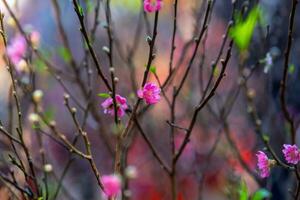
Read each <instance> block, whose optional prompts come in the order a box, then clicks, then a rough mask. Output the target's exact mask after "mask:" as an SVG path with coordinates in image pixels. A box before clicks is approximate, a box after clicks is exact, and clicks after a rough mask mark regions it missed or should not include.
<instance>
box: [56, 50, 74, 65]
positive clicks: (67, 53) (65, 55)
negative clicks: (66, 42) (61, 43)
mask: <svg viewBox="0 0 300 200" xmlns="http://www.w3.org/2000/svg"><path fill="white" fill-rule="evenodd" d="M58 54H59V55H60V57H61V58H62V59H63V60H64V61H65V62H67V63H68V62H70V61H71V53H70V51H69V50H68V49H66V48H64V47H59V48H58Z"/></svg>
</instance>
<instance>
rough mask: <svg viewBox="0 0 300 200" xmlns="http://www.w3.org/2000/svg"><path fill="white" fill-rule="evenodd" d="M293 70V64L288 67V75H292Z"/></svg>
mask: <svg viewBox="0 0 300 200" xmlns="http://www.w3.org/2000/svg"><path fill="white" fill-rule="evenodd" d="M295 69H296V67H295V65H294V64H290V65H289V69H288V71H289V74H293V73H294V72H295Z"/></svg>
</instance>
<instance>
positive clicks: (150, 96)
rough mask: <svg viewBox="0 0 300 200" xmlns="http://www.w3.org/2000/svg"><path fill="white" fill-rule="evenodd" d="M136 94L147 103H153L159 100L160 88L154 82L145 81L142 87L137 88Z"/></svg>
mask: <svg viewBox="0 0 300 200" xmlns="http://www.w3.org/2000/svg"><path fill="white" fill-rule="evenodd" d="M137 95H138V97H139V98H141V99H144V100H145V102H146V103H147V104H155V103H157V102H159V100H160V88H159V87H158V86H157V85H156V84H155V83H146V84H145V86H144V88H143V89H141V90H138V92H137Z"/></svg>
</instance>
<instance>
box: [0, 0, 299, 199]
mask: <svg viewBox="0 0 300 200" xmlns="http://www.w3.org/2000/svg"><path fill="white" fill-rule="evenodd" d="M8 2H9V4H10V6H11V7H12V10H13V11H14V13H15V14H16V16H17V17H18V19H19V20H20V23H21V25H22V27H24V29H25V30H35V31H37V32H39V34H40V45H39V49H40V51H41V52H43V54H44V55H46V56H47V58H48V59H49V60H51V61H52V63H54V64H55V65H56V66H60V70H62V73H63V74H66V75H68V74H72V73H73V71H72V66H70V65H71V64H70V62H69V60H70V58H69V55H68V54H69V53H68V52H66V51H65V49H64V48H63V44H62V38H61V35H60V33H59V30H58V26H57V19H56V17H55V8H54V6H53V5H54V4H53V1H52V0H8ZM178 2H179V3H178V18H177V19H178V21H177V23H178V24H177V35H176V40H175V41H176V46H177V48H176V50H175V54H174V63H175V64H177V63H179V68H178V73H177V75H178V77H177V76H176V77H175V79H174V85H178V83H179V80H180V77H181V76H182V74H183V73H184V71H185V69H186V66H187V65H188V62H189V59H190V57H191V56H192V51H193V46H192V45H190V46H188V47H187V48H186V46H185V44H186V43H187V42H188V41H189V40H191V39H193V37H194V36H195V32H196V33H197V32H198V31H199V30H197V28H195V27H198V29H199V27H200V26H199V25H201V23H202V22H203V16H204V13H205V10H206V5H207V1H205V0H179V1H178ZM237 2H238V3H237V5H238V7H242V6H245V4H247V6H248V7H249V8H251V7H252V6H253V5H255V4H256V1H243V0H237ZM80 3H81V5H82V7H83V8H84V12H85V15H86V17H85V22H86V25H87V27H88V29H89V30H91V29H92V27H93V23H94V17H95V16H94V15H95V14H94V13H95V11H94V9H95V6H96V5H97V0H85V1H84V0H82V1H80ZM58 4H59V10H60V12H61V23H62V25H63V27H64V29H65V31H66V34H67V38H68V40H69V44H70V47H71V53H72V55H73V56H74V58H75V61H76V62H77V63H78V65H80V66H82V67H81V71H80V73H82V76H83V79H84V80H86V77H85V74H83V73H85V66H86V65H89V66H91V69H92V70H94V68H93V63H92V62H91V60H90V58H89V59H87V60H84V57H85V51H84V48H83V47H84V43H83V40H82V36H81V33H80V31H79V23H78V19H77V16H76V13H75V12H74V9H73V5H72V2H71V1H70V0H59V1H58ZM163 4H164V5H163V8H162V10H161V12H160V15H159V23H158V36H157V41H156V46H155V48H156V57H155V60H154V63H153V65H154V66H155V67H156V70H157V75H158V77H159V79H160V80H161V81H163V80H165V79H166V77H167V76H168V73H169V60H170V49H171V39H172V30H173V25H172V23H173V1H172V0H163ZM259 4H260V6H261V9H262V13H263V23H261V24H260V25H259V26H258V27H257V28H256V29H255V32H254V37H253V39H252V42H251V44H250V47H249V51H248V55H247V60H246V62H245V64H244V65H245V66H244V68H243V70H244V72H245V70H247V69H250V68H251V67H252V66H254V65H256V64H257V63H259V64H258V66H257V67H256V68H255V70H253V73H252V75H251V78H250V79H249V81H248V86H249V88H251V89H252V91H253V92H254V96H255V97H254V106H255V109H256V111H257V114H258V116H259V118H260V120H261V124H262V130H263V132H264V133H265V134H267V135H268V136H269V137H270V142H271V145H272V146H273V147H274V149H275V151H276V152H277V153H278V155H282V154H281V147H282V144H283V143H287V142H289V135H287V132H286V129H287V128H286V124H285V122H284V120H283V115H282V113H281V108H280V103H279V96H278V95H279V87H280V80H281V77H282V70H283V61H284V59H283V58H284V56H283V52H284V49H285V47H286V41H287V39H286V38H287V28H288V15H289V12H290V8H291V1H280V0H261V1H259ZM104 8H105V3H104V2H103V1H101V0H100V11H99V26H98V27H97V30H96V34H95V38H94V39H95V41H94V48H95V50H96V53H97V56H98V57H99V60H100V63H101V65H102V66H103V69H104V72H105V74H106V75H109V62H108V61H109V60H108V57H107V56H106V54H105V52H104V51H103V50H102V49H103V47H104V46H108V38H107V34H106V29H105V25H106V19H105V11H104ZM0 9H1V12H4V14H5V18H4V23H5V27H6V31H7V38H8V43H11V41H12V39H13V38H14V37H15V36H16V35H18V34H19V32H18V30H17V28H16V26H15V24H14V23H13V22H12V19H11V17H10V15H9V14H8V12H7V10H6V9H5V7H4V5H3V3H2V2H1V3H0ZM111 10H112V13H111V15H112V21H113V32H114V37H115V38H116V43H115V50H114V52H113V53H114V63H115V71H116V76H117V77H118V78H119V82H118V84H117V93H118V94H120V95H122V96H125V97H127V99H128V103H129V105H131V106H132V105H133V104H134V102H135V91H136V89H138V88H137V87H138V85H140V83H141V81H142V77H143V72H144V69H145V64H146V62H147V56H148V44H147V41H146V37H147V35H149V34H151V32H149V31H152V28H151V27H152V26H153V19H154V14H147V20H146V18H145V17H144V13H143V12H141V11H142V1H140V0H112V1H111ZM231 15H232V1H231V0H216V1H214V6H213V10H212V14H211V16H210V22H209V26H208V30H207V34H205V43H204V42H201V47H200V48H199V51H198V53H197V56H196V59H195V61H194V64H193V65H192V68H191V72H190V74H189V76H188V80H187V82H186V84H185V86H184V88H183V90H182V92H181V94H180V96H179V98H178V101H177V105H176V119H177V120H176V122H177V124H180V125H181V126H183V127H186V126H188V124H189V122H190V120H191V117H192V112H193V109H194V106H195V105H197V103H198V101H199V99H200V98H201V91H202V89H201V84H200V82H201V77H202V79H203V81H204V82H207V81H208V79H209V74H210V70H211V64H212V62H213V61H214V60H215V59H216V56H217V54H218V52H219V49H220V46H221V45H222V42H223V38H222V36H223V34H225V33H226V28H227V26H228V22H229V21H230V19H231ZM299 22H300V14H299V12H297V13H296V19H295V32H294V41H293V46H292V54H291V59H290V68H289V81H288V89H287V94H288V96H287V97H288V98H287V103H288V108H289V109H290V112H291V113H292V114H293V116H294V119H295V124H296V128H297V127H298V125H299V116H300V115H299V112H300V101H299V100H300V99H299V98H300V97H299V94H300V81H299V79H300V70H299V67H298V66H299V64H300V60H299V57H298V56H299V55H300V40H299V38H300V23H299ZM147 23H149V24H148V25H147ZM149 27H150V30H149ZM137 33H138V34H137ZM226 44H227V43H226ZM132 47H134V50H135V51H134V54H133V55H132V56H131V57H130V59H129V58H127V55H128V53H129V52H130V49H131V48H132ZM184 48H186V49H184ZM0 50H1V54H2V55H4V53H5V48H4V45H3V43H2V40H1V43H0ZM226 50H227V46H226V48H225V50H224V52H225V53H226ZM183 52H184V53H185V56H184V58H183V59H182V61H180V59H181V56H182V54H183ZM225 53H224V54H225ZM268 53H270V54H271V55H272V60H273V62H272V64H271V65H270V66H268V69H266V65H265V62H264V60H265V58H266V56H267V54H268ZM222 57H224V56H222ZM30 59H32V61H31V66H32V68H33V69H34V70H35V71H36V72H37V75H36V76H35V77H34V79H35V89H40V90H42V91H43V93H44V97H43V102H42V106H43V111H44V112H45V113H46V114H47V116H48V117H49V119H53V120H55V121H56V123H57V127H58V129H59V130H60V131H62V132H63V133H65V134H66V135H67V136H68V137H69V138H72V137H73V136H74V134H75V133H76V127H75V126H74V124H73V122H72V120H71V117H70V114H69V113H68V112H67V109H66V107H65V106H64V104H63V102H64V97H63V96H64V93H65V92H66V91H65V89H64V88H63V87H62V85H61V84H60V83H59V82H58V81H57V80H56V79H55V78H53V76H51V75H50V74H49V73H48V72H47V70H45V69H44V66H43V64H42V63H41V62H39V60H38V59H37V58H35V57H33V58H30ZM86 61H87V63H88V64H87V63H85V62H86ZM239 61H240V57H239V53H238V51H237V50H236V49H234V50H233V52H232V57H231V60H230V62H229V66H228V68H227V72H226V77H225V78H224V80H223V82H222V83H221V85H220V87H219V88H218V90H217V93H216V95H215V96H214V98H213V99H212V101H211V102H210V104H209V108H205V109H204V110H203V111H201V113H200V114H199V117H198V121H197V124H196V126H195V128H194V130H193V132H192V137H191V141H190V142H189V144H188V145H187V147H186V149H185V150H184V153H183V155H182V157H181V158H180V160H179V163H178V165H177V173H178V174H177V188H178V200H179V199H180V200H181V199H184V200H196V199H197V200H198V199H216V200H219V199H220V200H221V199H238V198H237V195H238V194H237V193H238V190H237V188H239V187H240V184H241V181H245V182H246V184H247V186H248V188H249V193H253V192H255V191H256V190H257V189H258V188H261V187H264V188H266V189H267V190H269V191H270V192H271V193H272V194H273V195H272V197H271V199H278V200H284V199H291V195H290V194H289V192H288V188H293V187H294V185H295V184H296V183H295V181H294V179H293V177H292V176H290V173H289V172H288V171H285V170H283V169H280V168H274V169H273V170H272V175H271V178H269V179H267V180H262V179H259V181H257V180H256V178H255V175H256V174H257V170H256V157H255V153H256V151H257V150H259V149H262V147H263V143H262V142H261V141H260V140H259V138H258V137H257V134H256V132H255V125H254V123H253V121H252V120H251V118H250V116H249V107H248V105H247V103H246V95H245V94H244V92H243V91H240V92H238V90H239V88H238V87H239V84H238V83H239V81H240V69H241V66H240V63H239ZM5 66H6V65H5V62H4V60H3V59H0V119H1V121H2V123H3V124H4V125H5V126H6V127H8V126H9V116H10V115H9V109H10V102H11V97H10V95H9V94H10V88H11V82H10V77H9V76H8V73H7V70H6V67H5ZM132 66H134V67H133V68H134V71H133V68H132ZM201 67H203V70H200V68H201ZM246 72H247V71H246ZM16 76H17V79H18V81H19V86H20V88H21V89H20V92H19V95H20V98H21V105H22V111H23V112H24V124H25V128H24V131H25V137H26V142H27V144H28V146H29V149H30V152H31V153H32V155H34V156H33V160H34V161H35V162H36V163H39V164H37V166H36V168H38V167H39V166H41V164H40V163H41V158H40V150H41V149H40V147H39V146H38V145H37V144H38V141H37V135H36V132H35V131H34V129H33V128H32V124H31V123H30V121H29V120H28V116H29V115H30V113H32V112H33V109H34V107H33V105H32V104H31V103H30V102H31V92H27V93H26V91H32V88H31V87H30V86H29V85H30V84H31V83H32V82H31V81H32V77H31V75H30V73H27V72H24V71H22V72H17V73H16ZM66 77H67V76H66ZM150 79H151V80H153V81H156V79H155V77H154V76H150ZM64 81H65V85H66V87H67V88H69V92H70V93H71V94H72V95H73V96H75V97H76V98H77V99H78V101H79V102H84V101H85V100H84V97H83V95H82V93H81V92H80V88H79V87H78V85H76V81H74V80H72V78H70V80H68V79H67V78H66V79H64ZM91 81H92V91H93V94H94V95H96V94H97V93H101V92H106V91H105V87H104V86H103V83H102V82H101V80H99V79H98V78H97V76H96V75H93V76H92V80H91ZM136 83H137V84H136ZM172 87H173V85H171V86H170V87H169V88H168V90H167V91H166V94H167V95H168V96H170V97H171V96H172ZM69 92H68V93H69ZM235 94H236V99H235V101H234V103H233V105H232V109H231V110H230V113H228V114H229V115H228V117H227V118H226V124H227V126H228V127H227V129H226V131H225V129H224V127H223V125H222V123H220V119H218V118H216V116H215V115H214V114H213V113H217V115H218V113H219V114H220V112H221V110H222V108H224V107H225V112H226V111H227V112H229V110H226V108H228V107H230V106H228V105H229V104H228V100H230V97H231V96H235ZM103 100H104V99H103V98H100V97H96V96H95V97H94V98H93V102H94V104H95V105H96V106H95V107H92V108H91V109H93V112H96V113H97V114H98V115H99V116H100V117H99V118H98V119H97V118H95V117H94V116H95V115H93V114H90V116H88V118H87V122H86V127H85V129H86V131H87V132H88V136H89V138H90V139H91V143H92V144H91V146H92V152H93V155H94V158H95V161H96V164H97V167H98V169H99V171H101V172H102V173H103V174H111V173H113V159H112V154H113V151H114V144H115V142H116V135H115V134H114V132H115V131H114V129H115V127H114V125H113V118H112V117H111V116H108V115H105V114H104V113H103V109H102V107H101V103H102V102H103ZM72 104H73V105H74V106H75V107H76V103H74V102H72ZM223 110H224V109H223ZM78 115H79V118H80V119H81V120H82V119H83V118H84V113H83V112H80V111H79V112H78ZM169 118H170V110H169V108H168V106H167V102H166V101H165V100H164V99H162V101H160V103H159V104H157V105H155V106H154V107H151V108H150V109H149V110H148V112H147V113H145V114H144V115H143V116H142V118H141V120H140V121H141V124H142V126H143V127H144V129H145V130H146V132H147V134H148V135H149V137H150V139H151V140H152V141H153V143H154V145H155V147H156V148H157V149H158V151H159V152H160V154H161V155H162V157H163V159H164V160H166V162H168V163H170V162H171V158H170V157H171V153H170V143H169V128H170V127H169V125H168V124H167V123H166V121H167V120H169ZM127 120H128V117H125V118H123V119H122V123H123V124H126V121H127ZM103 129H105V130H106V131H105V132H106V133H107V135H106V138H105V140H104V139H103V137H102V132H103ZM133 132H134V133H133V134H134V135H135V137H133V139H132V141H131V146H130V148H129V149H128V157H127V164H128V166H131V167H132V168H131V169H133V170H134V172H135V173H136V174H137V175H136V177H134V178H132V179H130V180H129V187H128V188H129V191H128V192H129V194H128V195H130V199H134V200H140V199H145V200H168V199H171V196H170V195H171V193H170V180H169V177H168V175H167V174H166V173H165V172H164V171H163V170H162V169H161V167H160V166H159V164H158V162H157V161H156V160H155V158H154V157H153V155H152V153H151V151H150V150H149V148H148V146H147V145H146V143H145V141H144V140H143V138H142V137H141V136H140V135H139V133H138V131H137V130H135V129H134V130H133ZM297 132H299V130H298V131H297ZM38 134H39V133H38ZM184 134H185V132H184V131H182V130H179V129H176V137H175V143H176V144H178V145H176V146H179V145H180V143H181V142H182V140H183V138H184ZM298 135H299V134H298ZM0 138H1V139H2V142H0V148H1V160H0V167H1V171H3V172H7V171H8V169H9V168H10V165H9V163H8V161H7V156H8V154H9V152H10V151H11V150H10V149H9V145H8V142H7V141H6V140H5V138H4V137H3V138H2V137H0ZM43 138H44V139H43V148H44V151H45V152H46V160H47V163H49V164H51V166H52V167H53V171H52V172H50V175H49V177H50V178H49V191H50V194H51V191H55V188H56V187H57V183H58V179H59V177H60V176H61V175H62V174H63V173H64V169H65V168H66V166H67V165H68V163H70V165H68V167H69V169H68V171H67V173H66V175H65V178H64V179H63V182H62V189H61V190H60V192H59V194H58V197H57V199H62V200H63V199H72V200H80V199H86V200H87V199H88V200H94V199H95V200H98V199H101V198H102V197H101V191H100V189H99V188H98V186H97V182H96V180H95V177H94V175H93V174H92V172H91V171H90V168H89V165H88V162H86V161H84V160H81V159H79V158H78V156H76V155H73V156H72V155H70V153H69V152H68V151H66V150H65V149H64V148H62V147H61V146H60V145H59V144H57V143H56V142H54V141H53V140H51V138H49V137H47V136H45V135H43ZM298 140H299V139H298V137H297V141H298ZM78 148H80V149H81V148H82V149H83V144H82V143H81V142H79V144H78ZM70 160H71V162H70ZM245 165H246V167H245ZM253 174H254V176H253ZM20 179H22V178H20ZM1 186H2V189H0V199H1V200H2V199H3V200H5V199H9V198H8V196H9V195H8V193H9V192H8V189H7V187H6V185H5V184H1Z"/></svg>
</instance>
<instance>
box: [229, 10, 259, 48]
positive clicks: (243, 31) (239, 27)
mask: <svg viewBox="0 0 300 200" xmlns="http://www.w3.org/2000/svg"><path fill="white" fill-rule="evenodd" d="M261 16H262V15H261V9H260V7H258V6H255V7H254V8H252V10H251V11H250V12H249V14H248V16H247V17H246V18H245V19H243V17H242V14H241V13H237V14H236V15H235V24H234V25H233V27H231V28H230V30H229V35H230V37H231V38H232V39H233V41H234V43H235V44H236V46H237V47H238V48H239V50H240V51H245V50H247V48H248V46H249V44H250V42H251V39H252V36H253V33H254V29H255V26H256V24H257V22H258V21H259V20H260V18H261Z"/></svg>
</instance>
